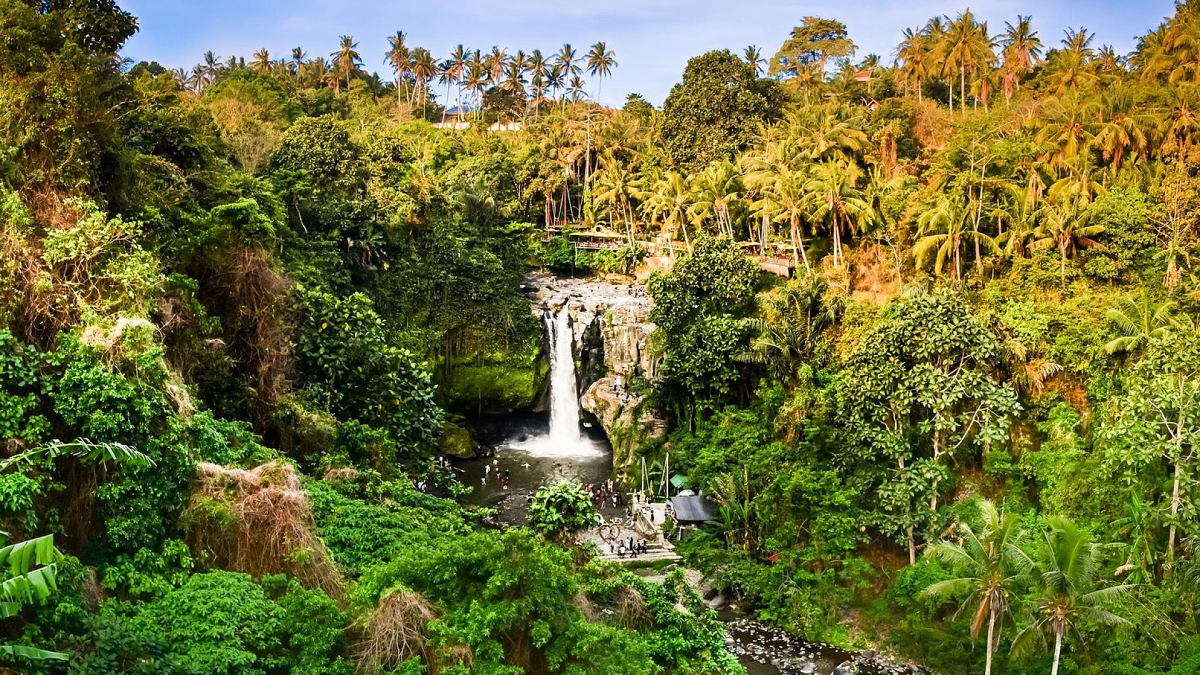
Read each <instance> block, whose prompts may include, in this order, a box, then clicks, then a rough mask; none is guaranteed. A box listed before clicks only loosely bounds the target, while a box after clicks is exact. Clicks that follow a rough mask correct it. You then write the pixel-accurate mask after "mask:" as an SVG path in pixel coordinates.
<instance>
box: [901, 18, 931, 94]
mask: <svg viewBox="0 0 1200 675" xmlns="http://www.w3.org/2000/svg"><path fill="white" fill-rule="evenodd" d="M935 47H936V44H935V43H934V41H933V39H932V38H931V37H930V36H929V33H928V32H926V30H925V29H920V30H913V29H911V28H906V29H905V30H904V39H903V40H901V41H900V46H899V47H898V48H897V49H896V60H895V65H896V67H897V69H898V74H899V76H900V81H901V82H902V83H903V84H904V90H905V93H907V92H908V90H909V89H915V90H916V92H917V102H918V103H919V102H921V100H922V89H924V87H925V81H926V80H927V79H929V77H930V76H931V75H932V74H933V72H934V70H933V67H932V62H933V54H934V49H935Z"/></svg>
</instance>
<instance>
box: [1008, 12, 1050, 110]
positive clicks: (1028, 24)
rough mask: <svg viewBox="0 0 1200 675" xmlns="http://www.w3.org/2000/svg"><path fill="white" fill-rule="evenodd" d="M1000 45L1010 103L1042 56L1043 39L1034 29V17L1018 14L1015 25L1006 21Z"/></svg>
mask: <svg viewBox="0 0 1200 675" xmlns="http://www.w3.org/2000/svg"><path fill="white" fill-rule="evenodd" d="M1000 46H1001V47H1002V48H1003V55H1004V101H1005V102H1006V103H1008V102H1011V101H1012V95H1013V92H1014V91H1015V90H1016V89H1017V88H1019V87H1020V86H1021V84H1020V83H1021V78H1022V77H1023V76H1025V75H1027V74H1029V73H1031V72H1033V68H1034V66H1036V65H1037V64H1038V61H1040V60H1041V58H1042V48H1043V45H1042V39H1041V38H1039V37H1038V34H1037V31H1035V30H1033V17H1032V16H1020V15H1018V16H1017V23H1016V24H1015V25H1014V24H1011V23H1009V22H1007V21H1005V22H1004V35H1003V36H1001V38H1000Z"/></svg>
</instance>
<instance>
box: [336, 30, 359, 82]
mask: <svg viewBox="0 0 1200 675" xmlns="http://www.w3.org/2000/svg"><path fill="white" fill-rule="evenodd" d="M340 40H341V44H340V46H339V47H338V50H337V51H336V52H333V53H332V54H330V55H329V57H330V58H331V59H333V62H334V64H336V66H337V71H338V72H340V73H341V74H342V75H344V76H345V77H346V88H347V89H349V88H350V78H351V77H352V76H353V75H354V71H355V70H356V69H357V68H358V66H359V65H361V64H362V56H360V55H359V53H358V43H357V42H355V41H354V38H352V37H350V36H349V35H343V36H342V37H341V38H340ZM333 94H334V96H337V95H339V94H340V87H339V86H338V84H337V80H334V88H333Z"/></svg>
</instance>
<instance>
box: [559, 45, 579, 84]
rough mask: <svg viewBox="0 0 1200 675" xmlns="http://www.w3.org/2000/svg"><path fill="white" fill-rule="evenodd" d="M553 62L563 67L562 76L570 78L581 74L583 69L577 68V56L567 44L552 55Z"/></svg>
mask: <svg viewBox="0 0 1200 675" xmlns="http://www.w3.org/2000/svg"><path fill="white" fill-rule="evenodd" d="M554 62H555V63H557V64H558V65H560V66H562V67H563V76H564V77H567V78H570V77H572V76H579V75H582V74H583V68H581V67H580V66H579V54H578V53H577V52H576V51H575V49H574V48H573V47H572V46H571V45H570V44H569V43H568V44H564V45H563V46H562V49H560V50H558V53H557V54H555V55H554Z"/></svg>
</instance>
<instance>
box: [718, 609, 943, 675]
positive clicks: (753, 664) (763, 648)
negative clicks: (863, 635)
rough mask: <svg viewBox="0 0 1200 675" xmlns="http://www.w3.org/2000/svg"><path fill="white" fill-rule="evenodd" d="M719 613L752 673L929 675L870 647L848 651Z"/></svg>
mask: <svg viewBox="0 0 1200 675" xmlns="http://www.w3.org/2000/svg"><path fill="white" fill-rule="evenodd" d="M719 615H720V617H721V620H722V621H724V622H725V626H726V630H727V635H726V638H725V647H726V648H727V649H728V650H729V651H730V653H732V654H733V655H734V656H736V657H738V661H739V662H741V664H742V665H743V666H744V667H745V668H746V672H747V673H749V674H750V675H926V674H925V672H924V671H922V670H920V669H918V668H915V667H912V666H907V665H901V664H897V663H894V662H891V661H889V660H887V659H885V658H881V657H879V656H877V655H876V654H875V652H873V651H871V650H865V651H862V652H847V651H845V650H842V649H838V648H837V647H834V646H832V645H827V644H823V643H819V642H805V641H804V640H801V639H800V638H797V637H794V636H792V635H789V634H787V633H785V632H783V631H780V630H778V629H775V628H771V627H770V626H766V625H764V624H761V623H759V622H757V621H754V620H753V619H749V618H747V617H744V616H740V615H738V614H736V613H735V612H733V611H732V610H729V609H724V610H722V611H721V612H720V613H719Z"/></svg>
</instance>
